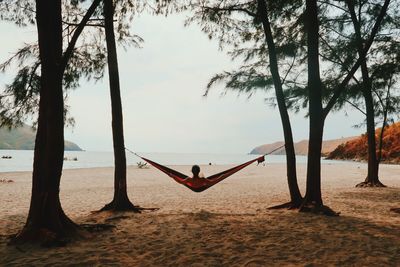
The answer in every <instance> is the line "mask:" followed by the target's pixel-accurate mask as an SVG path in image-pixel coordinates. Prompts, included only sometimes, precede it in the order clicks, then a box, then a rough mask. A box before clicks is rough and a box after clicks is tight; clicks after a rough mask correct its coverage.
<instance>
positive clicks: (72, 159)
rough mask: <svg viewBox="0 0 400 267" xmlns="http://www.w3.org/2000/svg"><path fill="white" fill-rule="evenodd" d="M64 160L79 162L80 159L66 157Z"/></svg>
mask: <svg viewBox="0 0 400 267" xmlns="http://www.w3.org/2000/svg"><path fill="white" fill-rule="evenodd" d="M64 160H65V161H78V158H77V157H71V158H68V157H64Z"/></svg>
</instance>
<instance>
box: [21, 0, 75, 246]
mask: <svg viewBox="0 0 400 267" xmlns="http://www.w3.org/2000/svg"><path fill="white" fill-rule="evenodd" d="M61 18H62V17H61V1H60V0H57V1H56V0H37V1H36V20H37V29H38V40H39V53H40V61H41V80H40V83H41V87H40V103H39V118H38V130H37V133H36V140H35V151H34V164H33V177H32V196H31V204H30V209H29V214H28V219H27V221H26V224H25V226H24V228H23V229H22V231H21V232H20V233H18V234H17V236H16V237H15V239H14V240H13V242H16V243H20V242H26V241H33V242H35V241H38V242H42V243H43V244H45V245H57V244H58V245H61V244H63V243H64V241H65V240H64V239H65V238H67V237H70V236H71V235H73V234H76V233H78V232H77V229H78V227H77V226H76V225H75V224H74V223H73V222H72V221H71V220H70V219H69V218H68V217H67V216H66V215H65V214H64V211H63V209H62V207H61V203H60V198H59V191H60V180H61V173H62V166H63V158H64V98H63V90H62V71H61V69H60V63H61V59H62V24H61Z"/></svg>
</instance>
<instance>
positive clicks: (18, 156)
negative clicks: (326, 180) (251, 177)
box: [0, 150, 340, 172]
mask: <svg viewBox="0 0 400 267" xmlns="http://www.w3.org/2000/svg"><path fill="white" fill-rule="evenodd" d="M141 155H142V156H144V157H147V158H150V159H152V160H154V161H156V162H159V163H161V164H166V165H193V164H199V165H201V164H208V163H212V164H238V163H243V162H245V161H248V160H251V159H254V158H256V157H257V155H248V154H186V153H142V154H141ZM2 156H11V157H12V158H11V159H1V157H2ZM65 157H67V158H68V159H72V158H77V161H71V160H65V161H64V169H75V168H93V167H112V166H113V164H114V157H113V153H112V152H93V151H66V152H65ZM126 158H127V163H128V165H136V164H137V162H140V161H142V160H141V159H140V158H138V157H136V156H135V155H133V154H131V153H129V152H127V154H126ZM266 162H267V163H285V162H286V159H285V156H283V155H268V156H267V157H266ZM297 162H298V163H300V164H301V163H303V164H304V163H306V162H307V157H305V156H297ZM333 162H334V163H340V161H330V160H323V161H322V163H323V164H326V163H333ZM32 163H33V151H32V150H0V172H14V171H32Z"/></svg>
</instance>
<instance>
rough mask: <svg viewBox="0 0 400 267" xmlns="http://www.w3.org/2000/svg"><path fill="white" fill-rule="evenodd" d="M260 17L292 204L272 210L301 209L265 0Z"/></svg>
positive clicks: (289, 132)
mask: <svg viewBox="0 0 400 267" xmlns="http://www.w3.org/2000/svg"><path fill="white" fill-rule="evenodd" d="M258 15H259V16H260V17H261V21H262V24H263V29H264V35H265V40H266V43H267V45H268V56H269V62H270V71H271V75H272V79H273V81H274V87H275V94H276V99H277V102H278V108H279V114H280V116H281V122H282V128H283V134H284V138H285V150H286V173H287V181H288V186H289V192H290V202H289V203H285V204H283V205H279V206H275V207H272V208H286V207H287V208H299V207H300V205H301V203H302V201H303V198H302V196H301V193H300V190H299V186H298V184H297V172H296V155H295V150H294V143H293V134H292V127H291V124H290V119H289V114H288V110H287V107H286V102H285V96H284V94H283V88H282V81H281V78H280V75H279V67H278V59H277V56H276V49H275V42H274V38H273V35H272V30H271V24H270V21H269V17H268V8H267V5H266V3H265V0H258Z"/></svg>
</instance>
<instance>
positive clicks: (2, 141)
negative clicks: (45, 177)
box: [0, 124, 82, 151]
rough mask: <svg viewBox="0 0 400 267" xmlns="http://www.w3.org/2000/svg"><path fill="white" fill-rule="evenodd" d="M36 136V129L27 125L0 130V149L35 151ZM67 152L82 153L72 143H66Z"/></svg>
mask: <svg viewBox="0 0 400 267" xmlns="http://www.w3.org/2000/svg"><path fill="white" fill-rule="evenodd" d="M35 135H36V133H35V131H34V129H33V128H32V127H30V126H28V125H26V124H24V125H22V126H20V127H18V128H14V129H11V130H9V129H8V128H6V127H3V128H0V149H10V150H33V149H34V147H35ZM65 150H66V151H82V149H81V148H80V147H79V146H78V145H77V144H75V143H73V142H70V141H65Z"/></svg>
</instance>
